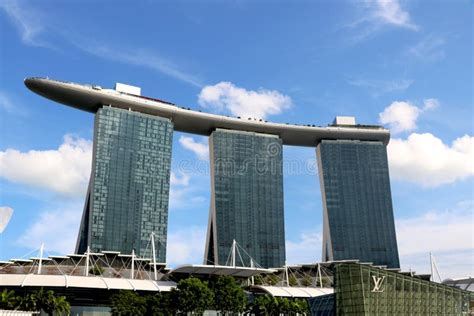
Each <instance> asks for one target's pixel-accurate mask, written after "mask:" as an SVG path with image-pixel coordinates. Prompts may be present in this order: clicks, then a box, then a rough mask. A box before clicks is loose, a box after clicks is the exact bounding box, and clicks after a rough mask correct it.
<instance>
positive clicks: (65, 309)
mask: <svg viewBox="0 0 474 316" xmlns="http://www.w3.org/2000/svg"><path fill="white" fill-rule="evenodd" d="M54 311H55V312H56V313H57V314H59V315H64V314H65V315H69V313H70V312H71V305H70V304H69V302H68V301H67V300H66V297H65V296H56V298H55V300H54Z"/></svg>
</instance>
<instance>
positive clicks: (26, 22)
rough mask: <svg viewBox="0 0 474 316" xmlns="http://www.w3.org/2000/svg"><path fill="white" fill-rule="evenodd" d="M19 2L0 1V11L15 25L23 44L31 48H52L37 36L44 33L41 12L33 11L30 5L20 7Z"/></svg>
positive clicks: (15, 0)
mask: <svg viewBox="0 0 474 316" xmlns="http://www.w3.org/2000/svg"><path fill="white" fill-rule="evenodd" d="M20 4H21V1H19V0H3V1H0V9H3V10H4V11H5V12H6V14H7V15H8V17H9V18H10V19H11V20H12V22H13V23H14V24H15V26H16V28H17V29H18V32H19V33H20V36H21V40H22V41H23V43H25V44H27V45H31V46H41V47H49V48H52V47H51V46H50V45H49V44H48V43H46V42H44V41H42V40H41V39H40V38H39V36H40V34H41V33H42V32H43V31H44V25H43V23H42V20H44V19H43V18H44V17H43V15H42V14H41V12H39V11H37V10H34V9H33V8H32V6H30V5H20Z"/></svg>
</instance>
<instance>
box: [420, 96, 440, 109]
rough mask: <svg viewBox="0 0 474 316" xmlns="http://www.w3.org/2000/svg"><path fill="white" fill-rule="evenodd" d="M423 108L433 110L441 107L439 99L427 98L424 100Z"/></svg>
mask: <svg viewBox="0 0 474 316" xmlns="http://www.w3.org/2000/svg"><path fill="white" fill-rule="evenodd" d="M423 105H424V106H423V110H424V111H425V110H432V109H436V108H437V107H439V101H438V100H437V99H425V100H423Z"/></svg>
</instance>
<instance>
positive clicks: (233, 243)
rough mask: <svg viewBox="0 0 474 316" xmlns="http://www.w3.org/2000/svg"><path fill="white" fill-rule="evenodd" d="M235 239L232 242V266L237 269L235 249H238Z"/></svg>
mask: <svg viewBox="0 0 474 316" xmlns="http://www.w3.org/2000/svg"><path fill="white" fill-rule="evenodd" d="M236 243H237V242H236V241H235V239H234V240H233V241H232V266H233V267H234V268H235V247H236Z"/></svg>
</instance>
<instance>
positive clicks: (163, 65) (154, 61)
mask: <svg viewBox="0 0 474 316" xmlns="http://www.w3.org/2000/svg"><path fill="white" fill-rule="evenodd" d="M78 38H79V37H76V39H75V40H74V42H72V44H74V45H75V46H76V47H77V48H79V49H80V50H82V51H84V52H87V53H89V54H92V55H94V56H97V57H100V58H103V59H106V60H114V61H118V62H122V63H127V64H131V65H135V66H141V67H146V68H149V69H152V70H155V71H157V72H160V73H162V74H165V75H167V76H170V77H172V78H175V79H178V80H180V81H183V82H185V83H188V84H190V85H192V86H195V87H198V88H200V87H202V83H201V81H200V79H199V78H197V77H196V76H194V75H191V74H189V73H187V72H185V71H183V70H181V69H180V67H179V66H178V65H176V64H175V63H174V62H172V61H171V60H168V59H166V58H164V57H162V56H160V55H159V53H157V52H150V51H147V50H145V49H141V48H138V47H136V48H134V49H133V50H126V49H122V48H120V49H117V48H113V47H109V46H106V45H104V44H97V45H94V44H91V43H88V42H87V41H85V40H78Z"/></svg>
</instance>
